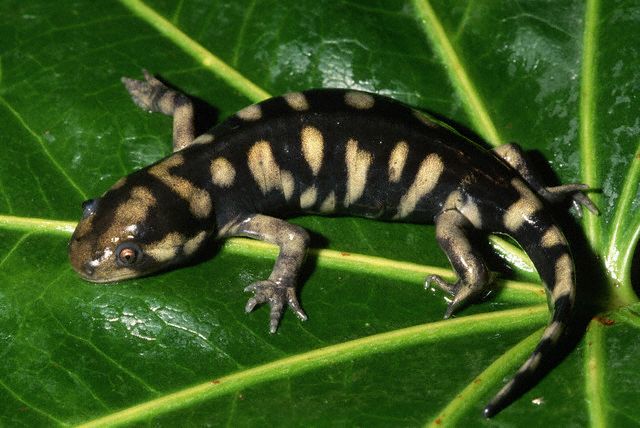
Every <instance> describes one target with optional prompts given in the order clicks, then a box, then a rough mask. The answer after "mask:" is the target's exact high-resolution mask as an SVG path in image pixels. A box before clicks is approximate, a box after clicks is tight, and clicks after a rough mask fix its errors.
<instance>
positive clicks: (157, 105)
mask: <svg viewBox="0 0 640 428" xmlns="http://www.w3.org/2000/svg"><path fill="white" fill-rule="evenodd" d="M143 73H144V78H145V80H134V79H129V78H128V77H123V78H122V83H123V84H124V86H125V87H126V88H127V91H129V94H130V95H131V98H132V99H133V102H134V103H136V105H137V106H138V107H140V108H141V109H144V110H147V111H152V112H159V113H163V114H166V115H167V116H173V151H174V152H176V151H178V150H180V149H184V148H185V147H187V146H189V145H191V143H192V142H193V140H194V138H195V124H194V121H195V113H194V110H193V103H192V102H191V99H189V97H188V96H186V95H185V94H183V93H182V92H179V91H176V90H173V89H171V88H168V87H167V86H166V85H165V84H164V83H162V82H161V81H159V80H158V79H156V78H155V77H153V75H151V73H149V72H148V71H147V70H143Z"/></svg>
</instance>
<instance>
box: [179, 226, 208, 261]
mask: <svg viewBox="0 0 640 428" xmlns="http://www.w3.org/2000/svg"><path fill="white" fill-rule="evenodd" d="M206 236H207V232H204V231H202V232H200V233H198V234H197V235H196V236H194V237H193V238H191V239H189V240H188V241H187V242H185V244H184V247H182V250H183V251H184V254H185V255H187V256H190V255H191V254H193V253H195V251H196V250H197V249H198V248H200V245H201V244H202V242H203V241H204V238H205V237H206Z"/></svg>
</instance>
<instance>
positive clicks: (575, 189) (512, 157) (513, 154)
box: [493, 143, 598, 216]
mask: <svg viewBox="0 0 640 428" xmlns="http://www.w3.org/2000/svg"><path fill="white" fill-rule="evenodd" d="M493 152H494V153H495V154H496V155H497V156H498V157H499V158H500V159H502V160H503V161H504V162H506V163H507V164H508V165H509V166H511V167H512V168H513V169H515V170H516V171H518V172H519V173H520V175H521V176H522V178H523V179H524V180H525V181H526V182H527V184H529V186H531V188H533V190H535V191H536V192H537V193H538V194H539V195H540V196H541V197H542V198H543V199H545V200H546V201H547V202H549V203H551V204H556V203H559V202H562V201H564V200H566V199H567V198H570V199H571V202H572V203H573V206H574V208H575V210H576V213H577V214H578V216H581V215H582V209H581V208H582V207H585V208H586V209H588V210H589V211H591V212H592V213H593V214H596V215H597V214H598V208H597V207H596V205H595V204H594V203H593V201H592V200H591V199H589V197H588V196H587V195H586V194H585V193H584V191H585V190H589V186H588V185H586V184H579V183H571V184H564V185H560V186H551V187H545V186H543V185H542V184H541V182H540V180H539V179H538V176H537V174H536V173H535V171H534V168H532V166H531V164H530V162H529V161H528V160H527V158H526V156H525V154H524V151H523V150H522V148H521V147H520V146H519V145H517V144H516V143H509V144H504V145H502V146H499V147H496V148H495V149H494V150H493Z"/></svg>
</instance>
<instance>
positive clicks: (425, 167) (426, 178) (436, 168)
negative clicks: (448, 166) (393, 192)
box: [395, 153, 444, 218]
mask: <svg viewBox="0 0 640 428" xmlns="http://www.w3.org/2000/svg"><path fill="white" fill-rule="evenodd" d="M443 170H444V164H443V163H442V159H441V158H440V156H438V155H437V154H435V153H431V154H430V155H428V156H427V157H426V158H424V159H423V160H422V163H420V167H419V168H418V172H417V173H416V177H415V179H414V180H413V183H412V184H411V186H410V187H409V189H407V192H406V193H405V194H404V195H402V197H401V198H400V204H398V213H397V214H396V215H395V218H404V217H406V216H408V215H409V214H411V213H412V212H413V210H414V209H415V208H416V205H417V204H418V202H419V201H420V199H422V198H423V197H424V196H425V195H427V194H428V193H429V192H431V191H432V190H433V189H434V188H435V187H436V184H438V180H439V179H440V175H442V171H443Z"/></svg>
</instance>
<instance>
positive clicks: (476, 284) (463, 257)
mask: <svg viewBox="0 0 640 428" xmlns="http://www.w3.org/2000/svg"><path fill="white" fill-rule="evenodd" d="M472 227H473V226H472V224H471V223H470V222H469V220H467V218H466V217H464V215H462V214H461V213H460V212H459V211H456V210H455V209H451V210H447V211H444V212H443V213H441V214H440V215H439V216H438V217H437V218H436V239H437V240H438V244H440V247H441V248H442V250H443V251H444V252H445V253H446V255H447V257H448V258H449V261H450V262H451V265H452V266H453V269H454V270H455V271H456V274H457V275H458V281H457V282H456V283H455V284H450V283H448V282H447V281H445V280H444V279H442V278H441V277H440V276H438V275H431V276H429V277H427V280H426V282H425V287H429V286H430V285H431V284H433V285H436V286H438V287H439V288H440V289H442V290H443V291H444V292H445V293H448V294H450V295H451V296H453V300H452V301H451V303H450V304H449V307H448V308H447V311H446V312H445V314H444V317H445V318H449V317H450V316H451V315H453V314H454V313H455V312H457V311H459V310H460V309H462V308H464V307H465V306H467V305H468V304H470V303H473V302H474V301H477V300H479V299H481V298H482V297H484V296H486V295H487V292H488V290H487V285H488V284H489V283H490V282H491V273H490V271H489V270H488V269H487V267H486V265H485V263H484V260H483V259H482V257H481V256H480V254H478V253H477V252H476V250H474V249H473V247H472V246H471V243H470V242H469V239H468V238H467V235H466V230H469V229H470V228H472Z"/></svg>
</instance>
